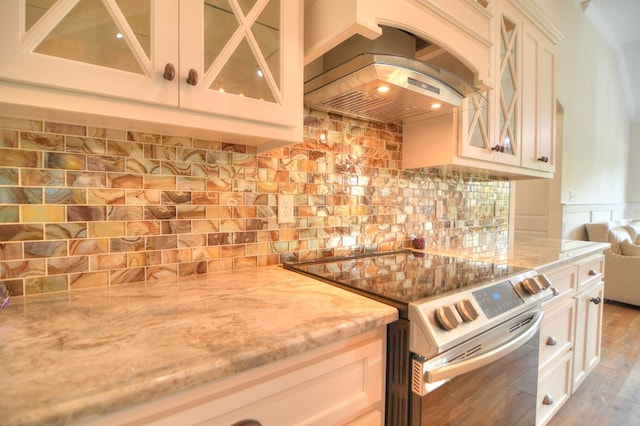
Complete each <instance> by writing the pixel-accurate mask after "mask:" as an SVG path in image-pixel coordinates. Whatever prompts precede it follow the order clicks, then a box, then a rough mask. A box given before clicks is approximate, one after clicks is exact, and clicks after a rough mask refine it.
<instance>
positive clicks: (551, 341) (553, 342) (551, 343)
mask: <svg viewBox="0 0 640 426" xmlns="http://www.w3.org/2000/svg"><path fill="white" fill-rule="evenodd" d="M557 344H558V341H557V340H556V338H555V337H553V336H549V337H547V346H555V345H557Z"/></svg>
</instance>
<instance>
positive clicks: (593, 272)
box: [589, 269, 598, 277]
mask: <svg viewBox="0 0 640 426" xmlns="http://www.w3.org/2000/svg"><path fill="white" fill-rule="evenodd" d="M589 275H591V276H592V277H593V276H594V275H598V271H596V270H595V269H589Z"/></svg>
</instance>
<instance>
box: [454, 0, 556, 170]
mask: <svg viewBox="0 0 640 426" xmlns="http://www.w3.org/2000/svg"><path fill="white" fill-rule="evenodd" d="M494 4H495V6H496V9H495V20H494V25H495V27H494V28H495V34H496V35H497V39H496V41H495V45H494V46H495V61H496V62H495V75H496V81H495V89H494V90H492V91H488V92H486V93H482V94H481V95H482V96H480V95H476V96H470V97H468V98H466V99H465V100H464V101H463V105H462V108H461V109H462V112H461V120H460V127H461V137H460V154H459V155H461V156H463V157H465V158H468V159H470V160H482V161H488V162H491V163H493V164H495V165H494V166H491V167H487V169H489V170H490V171H491V170H493V171H497V172H499V173H500V174H507V175H511V176H513V177H517V176H522V177H543V178H544V177H552V176H553V174H552V173H553V172H554V171H555V137H556V135H555V132H556V127H555V123H556V98H555V96H556V95H555V44H556V43H557V42H558V41H559V40H560V39H561V38H562V35H561V34H560V33H559V32H558V31H557V29H556V28H555V27H554V25H553V24H552V23H551V22H550V21H549V20H548V19H547V18H546V17H544V16H543V15H542V13H541V12H540V11H539V9H538V8H537V7H536V6H535V5H532V4H531V2H526V1H523V0H509V1H506V0H503V1H500V2H496V3H494ZM485 98H486V99H485ZM485 103H486V104H487V106H486V111H484V110H480V109H479V108H480V107H481V106H483V105H485ZM462 162H464V161H462ZM501 164H502V165H505V166H506V167H507V168H505V167H502V166H501ZM511 166H514V167H515V168H514V167H511Z"/></svg>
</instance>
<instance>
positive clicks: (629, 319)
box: [549, 303, 640, 426]
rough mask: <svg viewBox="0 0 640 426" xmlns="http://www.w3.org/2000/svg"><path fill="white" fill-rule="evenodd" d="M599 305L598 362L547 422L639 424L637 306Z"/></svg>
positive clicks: (558, 425)
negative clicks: (601, 323)
mask: <svg viewBox="0 0 640 426" xmlns="http://www.w3.org/2000/svg"><path fill="white" fill-rule="evenodd" d="M603 308H604V314H603V315H604V317H603V325H602V358H601V360H600V364H599V365H598V366H597V367H596V368H595V370H594V371H593V372H592V373H591V375H590V376H589V377H587V379H586V380H585V381H584V382H583V383H582V385H581V386H580V388H579V389H578V390H577V391H576V393H575V394H574V395H573V396H572V397H571V398H570V399H569V401H567V403H566V404H565V405H564V406H563V407H562V408H561V409H560V411H559V412H558V413H557V414H556V415H555V416H554V418H553V419H552V420H551V422H549V425H550V426H569V425H571V426H573V425H580V426H599V425H616V426H624V425H634V426H637V425H640V308H634V307H629V306H624V305H619V304H616V303H605V304H604V307H603Z"/></svg>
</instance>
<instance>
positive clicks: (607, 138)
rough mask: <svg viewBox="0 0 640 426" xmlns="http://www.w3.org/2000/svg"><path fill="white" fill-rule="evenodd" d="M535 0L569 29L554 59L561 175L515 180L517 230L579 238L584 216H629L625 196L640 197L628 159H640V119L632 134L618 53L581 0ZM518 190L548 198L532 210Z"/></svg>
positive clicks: (639, 199) (586, 218)
mask: <svg viewBox="0 0 640 426" xmlns="http://www.w3.org/2000/svg"><path fill="white" fill-rule="evenodd" d="M532 1H537V3H538V5H539V6H540V7H541V8H542V9H543V10H544V11H545V13H546V15H547V16H549V17H550V18H551V20H552V21H553V22H554V24H556V25H557V26H558V27H559V28H560V30H561V31H562V32H563V34H564V38H563V39H562V40H561V41H560V43H559V44H558V46H557V62H556V63H557V73H556V83H557V85H556V95H557V98H558V101H559V103H560V104H561V105H562V107H563V117H562V126H561V127H559V129H558V131H559V132H560V134H559V135H558V142H559V143H558V147H557V149H558V150H559V152H558V153H557V156H558V171H557V173H556V178H555V179H553V180H552V181H545V182H530V183H526V184H523V185H519V183H517V184H515V186H514V190H515V200H516V202H515V217H516V220H515V232H516V234H528V235H539V236H545V234H546V236H548V237H552V238H581V235H580V234H581V233H582V229H583V224H584V223H585V222H589V221H591V220H607V219H601V218H600V217H599V216H598V214H599V212H604V213H605V214H606V216H607V218H617V217H618V216H620V215H624V216H626V215H627V210H628V206H627V205H626V203H627V202H640V185H635V184H634V183H635V182H640V171H636V170H635V168H633V167H629V161H630V160H629V158H633V157H635V158H640V125H636V126H632V127H631V128H632V129H633V132H632V133H631V139H630V126H629V117H628V113H627V111H626V109H625V98H624V92H623V87H622V85H621V83H620V81H621V79H620V78H619V74H618V64H617V61H616V55H615V53H614V51H613V49H612V48H610V47H609V46H608V45H607V43H606V41H605V38H604V37H603V36H602V35H601V34H600V33H599V32H598V30H597V28H595V27H594V25H593V24H592V23H591V21H590V20H589V18H588V17H587V16H586V15H585V14H584V12H583V11H582V8H581V1H580V0H532ZM631 161H632V160H631ZM632 164H633V163H632ZM628 182H631V184H628ZM627 188H629V189H628V190H627ZM570 193H573V197H570ZM519 194H520V197H527V196H530V194H539V195H538V196H546V197H548V199H547V200H545V202H543V203H540V204H538V205H536V209H533V208H531V203H530V202H529V203H527V202H525V201H523V200H522V199H520V197H519V196H518V195H519ZM544 194H547V195H544ZM543 207H544V209H545V210H544V211H540V209H541V208H543ZM594 212H595V213H594ZM545 220H546V222H545ZM545 226H546V227H545Z"/></svg>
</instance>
